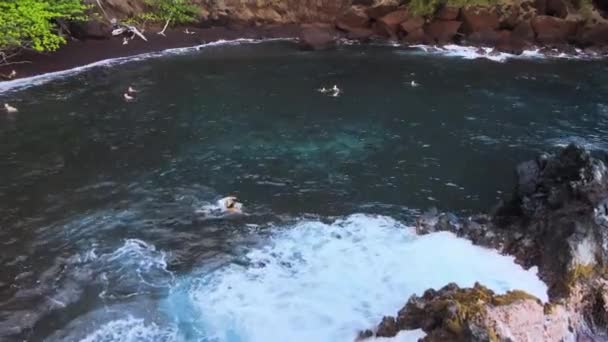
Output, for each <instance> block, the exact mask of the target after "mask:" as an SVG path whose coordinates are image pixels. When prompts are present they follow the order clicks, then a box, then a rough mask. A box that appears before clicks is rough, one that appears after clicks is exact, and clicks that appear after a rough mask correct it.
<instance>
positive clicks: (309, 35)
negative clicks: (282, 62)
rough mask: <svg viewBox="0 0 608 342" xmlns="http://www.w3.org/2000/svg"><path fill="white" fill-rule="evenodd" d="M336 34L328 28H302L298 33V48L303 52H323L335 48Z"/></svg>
mask: <svg viewBox="0 0 608 342" xmlns="http://www.w3.org/2000/svg"><path fill="white" fill-rule="evenodd" d="M336 38H337V34H336V32H335V31H334V30H333V29H331V28H328V27H323V26H309V27H304V28H303V29H302V32H301V33H300V47H301V48H302V49H305V50H325V49H329V48H332V47H334V46H335V44H336Z"/></svg>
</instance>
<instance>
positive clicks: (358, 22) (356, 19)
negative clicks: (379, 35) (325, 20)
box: [336, 6, 370, 31]
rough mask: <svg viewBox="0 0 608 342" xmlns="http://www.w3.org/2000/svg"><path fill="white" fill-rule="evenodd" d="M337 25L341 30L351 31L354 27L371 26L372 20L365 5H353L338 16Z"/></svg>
mask: <svg viewBox="0 0 608 342" xmlns="http://www.w3.org/2000/svg"><path fill="white" fill-rule="evenodd" d="M336 26H337V27H338V28H339V29H341V30H344V31H351V30H352V29H361V28H369V26H370V22H369V17H368V16H367V13H365V8H364V7H361V6H353V7H351V8H350V9H349V10H348V11H346V13H344V15H342V16H341V17H340V18H338V20H337V21H336Z"/></svg>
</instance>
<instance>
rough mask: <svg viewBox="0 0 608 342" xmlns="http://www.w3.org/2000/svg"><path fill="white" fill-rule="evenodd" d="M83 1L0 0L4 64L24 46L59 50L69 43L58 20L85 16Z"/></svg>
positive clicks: (1, 54) (0, 30) (0, 50)
mask: <svg viewBox="0 0 608 342" xmlns="http://www.w3.org/2000/svg"><path fill="white" fill-rule="evenodd" d="M86 8H87V7H86V6H85V5H84V4H83V3H82V2H81V0H3V1H0V57H1V58H2V59H1V60H0V63H2V62H5V63H6V59H7V58H8V56H7V55H8V54H9V53H11V52H13V51H16V50H20V49H24V48H25V49H33V50H35V51H40V52H42V51H53V50H57V49H58V48H59V47H60V46H61V45H62V44H64V43H65V42H66V39H65V37H64V36H62V35H61V34H60V29H59V27H58V24H57V23H58V21H60V20H80V19H84V18H85V14H84V11H85V9H86Z"/></svg>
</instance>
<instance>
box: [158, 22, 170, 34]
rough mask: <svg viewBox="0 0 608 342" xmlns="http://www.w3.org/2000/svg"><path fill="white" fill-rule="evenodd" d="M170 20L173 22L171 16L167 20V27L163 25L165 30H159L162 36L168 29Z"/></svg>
mask: <svg viewBox="0 0 608 342" xmlns="http://www.w3.org/2000/svg"><path fill="white" fill-rule="evenodd" d="M169 22H171V18H169V19H167V21H166V22H165V27H163V30H162V31H160V32H158V34H160V35H161V36H165V31H167V27H169Z"/></svg>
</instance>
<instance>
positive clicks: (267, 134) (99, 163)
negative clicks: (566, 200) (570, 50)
mask: <svg viewBox="0 0 608 342" xmlns="http://www.w3.org/2000/svg"><path fill="white" fill-rule="evenodd" d="M606 71H608V66H607V65H606V63H605V62H604V61H573V60H540V59H534V60H509V61H507V62H505V63H496V62H493V61H488V60H474V61H472V60H466V59H461V58H458V57H446V56H439V55H430V54H426V53H423V52H422V51H418V50H404V49H401V48H395V47H386V46H344V47H341V48H340V49H338V50H335V51H328V52H302V51H299V50H297V49H296V47H295V44H293V43H289V42H271V43H264V44H243V45H238V46H214V47H209V48H205V49H202V50H200V51H197V52H192V53H188V54H184V55H172V56H167V57H161V58H155V59H147V60H143V61H137V62H131V63H126V64H121V65H116V66H113V67H97V68H92V69H89V70H86V71H83V72H82V73H80V74H77V75H75V76H71V77H66V78H61V79H56V80H53V81H50V82H48V83H45V84H42V85H38V86H34V87H30V88H25V89H21V90H11V91H5V92H4V93H0V103H4V102H10V103H11V104H13V105H14V106H17V107H18V108H19V109H20V112H19V114H17V115H13V116H10V115H5V114H2V115H0V179H1V181H0V226H1V227H2V229H1V230H0V237H1V238H2V239H1V240H2V241H4V242H3V243H2V244H3V245H2V248H3V251H4V252H3V253H2V254H1V255H0V262H1V263H2V265H3V272H2V275H0V336H2V337H3V338H7V339H9V338H10V339H13V338H14V339H30V340H42V339H50V340H62V339H65V340H79V339H86V338H88V339H89V340H92V341H111V340H138V339H139V340H150V339H152V340H204V341H268V340H272V338H270V337H268V336H271V335H268V334H267V333H268V331H266V330H259V329H258V327H259V326H260V325H261V323H260V322H262V321H277V322H281V324H279V325H280V326H281V327H282V328H281V329H279V328H276V331H275V333H276V334H275V335H272V336H275V338H278V339H277V340H281V341H282V340H285V339H290V340H294V341H299V340H307V341H310V340H311V339H312V340H319V339H321V340H322V339H323V338H324V337H325V338H327V339H328V341H334V340H336V339H340V338H341V337H344V340H350V338H352V336H353V334H355V333H356V331H357V329H365V328H368V327H369V325H370V324H373V323H374V322H376V321H378V320H379V318H381V316H382V315H383V314H390V313H394V311H396V310H397V309H398V308H399V306H400V305H402V304H403V302H404V301H405V300H406V298H407V296H408V295H410V294H412V293H419V292H420V291H422V290H423V289H424V288H427V287H436V286H441V285H443V284H445V283H447V282H449V281H457V282H460V283H462V284H465V285H466V284H472V282H474V281H475V280H480V281H483V282H484V283H486V284H488V285H489V286H492V287H493V288H495V289H496V290H497V291H505V290H508V289H510V288H526V289H528V290H530V291H532V292H534V293H537V294H538V295H539V296H542V295H543V293H542V290H541V288H542V286H541V285H542V284H538V280H537V279H536V278H535V277H534V276H533V274H529V273H528V272H524V271H523V270H521V269H519V268H517V267H516V266H515V265H512V262H511V261H510V260H509V259H503V257H500V256H498V255H495V254H492V253H490V252H488V251H486V250H482V249H476V248H475V247H472V246H470V244H467V243H466V242H464V241H461V240H458V239H455V238H454V237H452V236H444V235H439V236H431V237H416V236H415V235H413V234H412V232H411V231H410V228H408V225H411V223H412V220H413V217H414V216H415V214H416V213H418V212H420V211H422V210H426V209H427V208H429V207H438V208H440V209H441V210H448V211H452V212H455V213H456V214H459V215H466V214H468V213H472V212H479V211H486V210H489V209H490V208H491V207H492V206H493V205H494V204H495V203H496V202H497V201H498V199H499V198H501V197H504V196H507V195H508V192H509V191H511V189H512V184H513V168H514V166H515V164H516V163H517V162H520V161H523V160H526V159H528V158H531V157H533V156H535V155H536V154H538V153H539V152H550V151H553V150H555V149H556V148H557V147H558V146H561V145H563V144H566V143H568V142H571V141H575V142H578V143H581V144H583V145H585V146H587V147H588V148H590V149H593V150H595V151H604V150H606V147H607V146H608V145H606V144H607V140H606V139H605V136H606V131H607V129H608V100H607V99H606V96H605V95H606V94H608V83H607V82H606ZM412 80H415V81H416V82H417V83H419V84H420V86H419V87H411V85H410V83H411V81H412ZM334 84H337V85H339V87H340V88H341V89H342V90H343V94H342V96H340V97H337V98H333V97H329V96H326V95H323V94H320V93H319V92H317V91H316V89H317V88H319V87H321V86H327V87H331V86H332V85H334ZM129 85H132V86H133V87H135V88H136V89H137V90H138V91H139V92H138V93H137V96H136V97H137V99H136V101H135V102H132V103H126V102H124V101H123V99H122V94H123V92H124V91H125V89H126V88H127V87H128V86H129ZM229 194H235V195H237V196H239V198H240V199H241V200H242V201H243V202H244V205H245V212H246V214H247V215H243V216H237V217H222V216H220V217H217V216H213V217H209V216H206V215H205V214H204V213H201V210H200V209H201V208H205V207H209V206H212V205H213V204H214V203H215V201H216V200H217V199H218V198H220V197H223V196H226V195H229ZM387 222H389V223H387ZM342 231H343V232H342ZM340 232H342V233H340ZM299 234H304V235H299ZM342 234H346V235H348V236H349V237H350V238H344V237H343V236H342ZM428 239H430V240H431V241H430V242H428ZM433 239H436V240H433ZM337 240H340V241H341V242H340V241H337ZM419 246H424V247H419ZM434 246H442V248H440V249H441V250H433V249H434ZM286 249H287V250H289V253H288V252H286ZM385 250H392V251H396V252H394V253H389V252H386V251H385ZM252 253H253V254H252ZM256 253H258V254H256ZM259 253H261V256H260V255H259ZM281 253H282V254H281ZM344 253H347V255H349V256H352V260H350V258H344V257H341V256H342V255H343V254H344ZM425 253H428V254H425ZM438 253H439V254H438ZM441 253H447V254H441ZM483 253H490V254H488V255H487V256H486V257H485V258H484V259H486V260H485V261H484V262H481V261H479V260H478V259H479V255H485V254H483ZM404 256H407V257H404ZM446 258H447V259H454V260H455V261H454V264H453V265H451V266H450V269H451V270H459V269H460V268H465V267H467V266H468V267H467V269H469V271H467V272H463V271H458V272H451V271H450V272H448V271H446V270H445V269H444V268H442V267H441V265H436V264H434V263H431V261H428V260H436V259H438V260H442V259H446ZM427 259H428V260H427ZM425 260H427V261H425ZM355 261H356V262H355ZM501 263H504V265H503V264H501ZM498 264H501V265H503V266H501V267H496V266H495V265H498ZM415 267H418V268H420V269H424V270H427V269H436V271H435V272H430V273H429V272H414V271H412V272H413V273H403V275H398V274H400V272H398V270H399V269H401V268H403V269H410V270H411V269H412V268H415ZM374 268H377V269H378V270H377V271H378V273H373V272H371V271H374V270H373V269H374ZM341 269H349V270H355V271H354V272H344V273H341V271H340V270H341ZM370 269H372V270H370ZM492 270H494V271H492ZM505 270H507V271H505ZM370 272H371V273H370ZM435 273H436V274H435ZM318 279H322V280H323V281H317V280H318ZM372 279H382V281H379V282H374V281H372ZM281 284H283V285H281ZM228 288H230V289H237V290H238V291H237V290H235V291H232V292H231V291H228V290H227V289H228ZM234 293H236V294H234ZM338 294H340V295H338ZM389 294H390V295H389ZM395 294H397V297H400V298H402V299H400V300H397V301H396V300H395V297H396V295H395ZM368 295H369V297H368ZM366 297H367V298H366ZM292 299H293V301H292ZM322 303H329V304H331V305H329V304H327V305H328V306H325V305H322ZM293 307H301V308H305V309H306V310H303V311H301V312H296V311H294V310H293ZM331 307H335V308H336V311H335V312H332V311H331V310H330V309H329V308H331ZM235 308H243V310H236V309H235ZM294 322H299V323H294ZM277 324H278V323H277ZM286 327H287V328H286ZM108 331H119V332H120V331H122V333H117V334H115V335H107V334H106V333H107V332H108ZM104 334H106V335H104ZM150 336H152V337H150ZM279 337H280V338H279Z"/></svg>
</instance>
